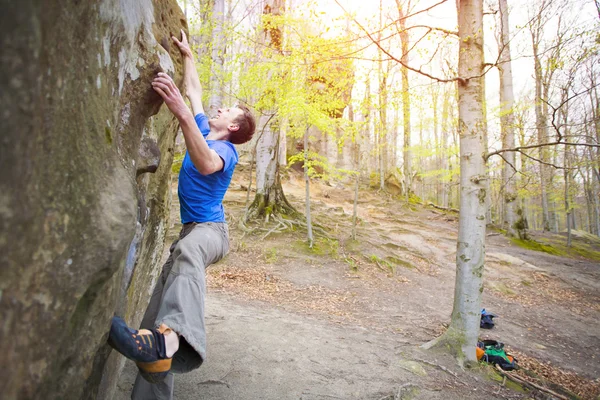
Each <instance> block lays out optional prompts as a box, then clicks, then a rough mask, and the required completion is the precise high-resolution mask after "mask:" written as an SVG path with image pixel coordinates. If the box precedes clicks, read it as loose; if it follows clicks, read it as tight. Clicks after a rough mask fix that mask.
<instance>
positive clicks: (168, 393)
mask: <svg viewBox="0 0 600 400" xmlns="http://www.w3.org/2000/svg"><path fill="white" fill-rule="evenodd" d="M173 378H174V377H173V373H169V375H167V377H166V378H165V380H164V381H162V382H161V383H150V382H148V381H146V380H145V379H144V378H142V376H141V375H140V374H139V373H138V374H137V377H136V378H135V385H133V391H132V392H131V398H132V399H134V400H138V399H139V400H171V399H172V398H173V387H174V385H173V383H174V382H173Z"/></svg>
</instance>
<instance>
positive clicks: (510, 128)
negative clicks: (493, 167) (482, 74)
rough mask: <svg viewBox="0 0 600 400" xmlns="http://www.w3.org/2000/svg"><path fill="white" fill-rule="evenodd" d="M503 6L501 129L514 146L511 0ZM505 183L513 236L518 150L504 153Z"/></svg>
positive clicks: (509, 230)
mask: <svg viewBox="0 0 600 400" xmlns="http://www.w3.org/2000/svg"><path fill="white" fill-rule="evenodd" d="M498 3H499V6H500V7H499V8H500V40H499V47H500V66H499V71H500V115H501V116H500V129H501V134H502V147H503V148H505V149H511V148H513V147H515V131H514V126H515V117H514V113H513V108H514V102H515V96H514V93H513V79H512V64H511V56H510V30H509V25H508V5H507V0H499V1H498ZM503 158H504V163H503V167H502V183H503V188H504V221H503V224H504V226H505V227H506V232H507V233H508V235H509V236H512V237H516V236H517V231H516V230H515V226H514V225H515V222H516V220H517V218H516V211H515V204H517V203H516V199H517V195H516V193H515V185H514V180H513V176H514V175H515V173H516V170H515V168H516V165H515V153H514V152H512V151H509V152H506V153H504V155H503Z"/></svg>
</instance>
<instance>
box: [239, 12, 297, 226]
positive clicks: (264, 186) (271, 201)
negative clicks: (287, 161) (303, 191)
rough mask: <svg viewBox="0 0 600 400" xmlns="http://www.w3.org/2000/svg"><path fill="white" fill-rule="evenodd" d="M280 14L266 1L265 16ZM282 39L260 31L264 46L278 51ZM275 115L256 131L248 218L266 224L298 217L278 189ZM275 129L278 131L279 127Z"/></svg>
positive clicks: (278, 145) (277, 31) (273, 32)
mask: <svg viewBox="0 0 600 400" xmlns="http://www.w3.org/2000/svg"><path fill="white" fill-rule="evenodd" d="M283 12H284V2H283V0H267V1H266V2H265V5H264V8H263V13H264V14H273V15H281V14H283ZM281 36H282V33H281V29H279V28H277V27H269V28H268V29H265V31H264V32H263V35H262V40H263V41H264V43H265V44H266V45H267V47H272V48H276V49H279V50H280V51H281V46H282V37H281ZM274 113H275V112H274V111H273V112H271V113H269V114H271V115H263V116H262V117H261V118H260V121H259V126H258V131H259V132H261V131H262V134H261V135H260V137H259V138H258V140H257V143H256V195H255V197H254V201H253V202H252V204H251V205H250V208H249V210H248V216H249V218H251V219H252V218H258V217H262V216H264V217H265V220H266V221H268V219H269V217H270V216H271V215H272V214H288V215H290V214H291V215H294V216H297V215H298V212H297V211H296V210H295V209H294V207H292V205H291V204H290V203H289V202H288V201H287V199H286V198H285V195H284V193H283V188H282V187H281V178H280V164H281V156H280V153H281V151H282V146H281V129H277V130H274V129H273V123H271V119H272V114H274ZM278 127H279V128H281V126H280V125H278ZM283 149H285V147H284V148H283Z"/></svg>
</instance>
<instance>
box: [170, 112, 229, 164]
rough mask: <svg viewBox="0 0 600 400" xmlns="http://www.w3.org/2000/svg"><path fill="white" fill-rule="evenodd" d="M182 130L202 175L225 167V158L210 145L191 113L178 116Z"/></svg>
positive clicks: (188, 149)
mask: <svg viewBox="0 0 600 400" xmlns="http://www.w3.org/2000/svg"><path fill="white" fill-rule="evenodd" d="M178 120H179V124H180V126H181V131H182V132H183V137H184V139H185V146H186V147H187V152H188V154H189V155H190V158H191V160H192V162H193V163H194V166H195V167H196V169H197V170H198V172H200V173H201V174H202V175H210V174H212V173H214V172H217V171H220V170H222V169H223V166H224V164H223V159H221V157H220V156H219V155H218V154H217V152H216V151H214V150H213V149H211V148H209V147H208V144H207V143H206V140H205V139H204V137H203V136H202V133H200V129H198V125H197V124H196V120H195V119H194V116H193V115H192V114H191V113H188V114H187V115H185V116H182V117H178Z"/></svg>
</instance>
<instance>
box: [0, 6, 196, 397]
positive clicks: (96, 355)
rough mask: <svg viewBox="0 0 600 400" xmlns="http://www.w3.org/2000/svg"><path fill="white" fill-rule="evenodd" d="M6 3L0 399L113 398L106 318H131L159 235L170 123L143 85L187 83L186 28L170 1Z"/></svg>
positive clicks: (135, 318) (145, 288)
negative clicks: (179, 41)
mask: <svg viewBox="0 0 600 400" xmlns="http://www.w3.org/2000/svg"><path fill="white" fill-rule="evenodd" d="M0 3H1V4H0V6H1V8H2V13H0V30H1V31H2V36H1V38H0V41H1V45H2V51H1V52H0V66H1V71H2V73H1V74H0V84H1V86H0V87H1V90H0V105H1V108H0V113H1V117H0V118H1V121H2V124H1V126H2V136H1V145H0V167H1V168H0V169H1V171H2V172H1V173H0V177H1V178H0V365H2V374H1V375H2V379H0V393H2V394H1V395H0V397H2V398H5V399H39V398H44V399H80V398H89V399H92V398H97V397H105V398H110V397H111V391H112V388H113V387H114V376H115V375H116V374H117V373H118V368H119V367H120V365H119V364H121V365H122V363H123V358H122V357H116V356H115V355H112V356H111V359H110V361H109V362H108V363H107V358H108V356H109V353H110V348H109V347H108V346H107V345H106V344H105V343H106V338H107V333H108V329H109V327H110V319H111V317H112V316H113V315H114V314H115V313H116V314H119V315H122V316H124V317H125V318H126V320H128V322H130V323H131V324H133V325H137V324H139V322H140V320H141V316H142V313H143V311H144V309H145V307H146V305H147V302H148V299H149V294H150V292H151V290H152V287H153V284H154V281H155V279H156V277H157V274H158V270H159V268H160V266H159V265H158V264H159V261H160V258H161V254H162V247H163V242H164V236H165V231H166V228H167V222H166V219H167V215H168V209H169V207H168V206H169V202H170V197H169V172H170V166H171V162H172V158H173V145H174V139H175V133H176V129H177V124H176V120H175V119H174V118H173V117H172V115H171V114H170V113H169V112H168V110H167V109H166V107H162V108H161V109H160V112H159V108H160V105H161V103H162V101H161V99H160V97H159V96H158V95H157V94H155V93H154V92H153V90H152V89H151V86H150V82H151V79H152V78H153V77H154V76H155V74H156V73H157V72H159V71H164V72H167V73H169V74H171V75H172V76H174V77H175V80H176V82H177V83H178V84H180V83H181V76H182V63H181V56H180V54H179V50H178V49H177V47H176V46H173V45H171V43H172V42H171V39H170V36H171V35H175V34H178V33H179V31H180V29H182V28H183V29H186V22H185V19H184V17H183V14H182V12H181V10H180V9H179V7H178V5H177V2H176V0H78V1H73V0H69V1H67V0H51V1H48V0H26V1H19V2H16V1H12V0H0ZM113 353H114V352H113ZM103 372H104V376H103ZM101 381H102V383H101Z"/></svg>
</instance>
